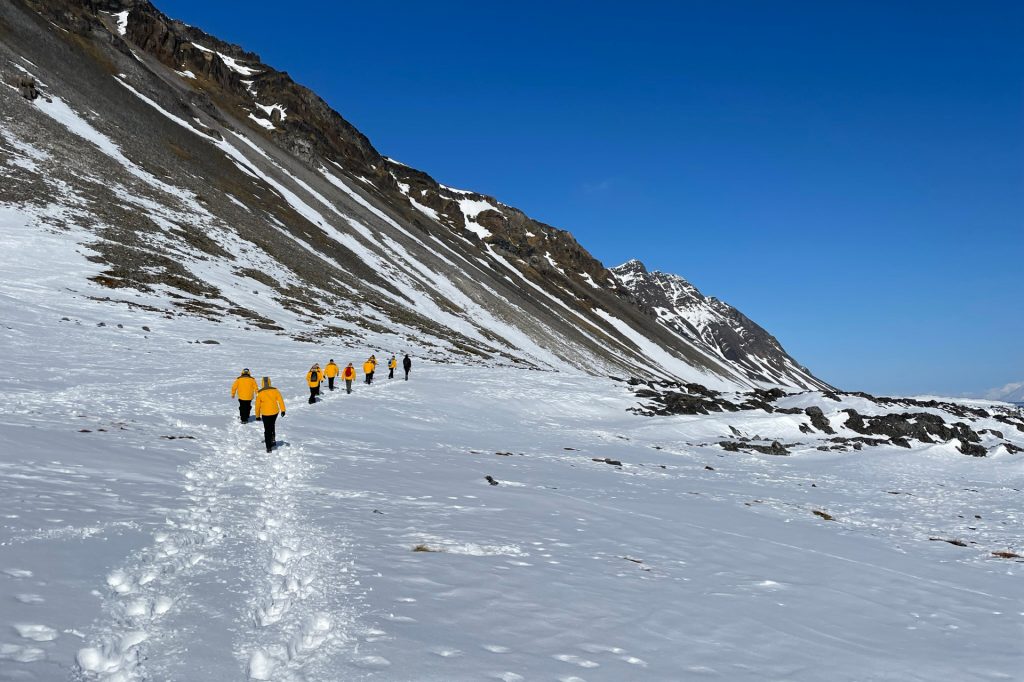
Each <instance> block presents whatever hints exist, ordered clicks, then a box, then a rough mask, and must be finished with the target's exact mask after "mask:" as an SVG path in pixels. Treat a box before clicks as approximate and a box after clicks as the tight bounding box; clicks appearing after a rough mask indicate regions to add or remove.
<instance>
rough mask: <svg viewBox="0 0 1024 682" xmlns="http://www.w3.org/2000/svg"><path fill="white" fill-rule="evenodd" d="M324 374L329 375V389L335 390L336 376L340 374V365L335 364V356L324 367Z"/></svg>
mask: <svg viewBox="0 0 1024 682" xmlns="http://www.w3.org/2000/svg"><path fill="white" fill-rule="evenodd" d="M324 376H325V377H327V389H328V390H330V391H333V390H334V378H335V377H336V376H338V366H337V365H336V364H334V358H331V361H330V362H328V363H327V366H326V367H324Z"/></svg>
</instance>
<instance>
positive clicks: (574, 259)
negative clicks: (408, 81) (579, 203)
mask: <svg viewBox="0 0 1024 682" xmlns="http://www.w3.org/2000/svg"><path fill="white" fill-rule="evenodd" d="M0 71H2V73H3V82H4V85H5V86H6V87H3V88H0V91H2V92H3V93H4V94H3V96H2V97H0V177H2V178H3V182H2V183H0V206H5V207H8V208H12V209H13V210H17V211H20V212H21V214H22V215H23V216H25V219H26V220H30V221H31V222H32V223H33V224H34V225H38V226H39V229H44V230H49V231H58V232H60V233H61V234H64V235H66V238H67V239H68V240H70V241H73V242H74V243H75V244H77V245H79V246H80V248H81V250H82V252H83V255H84V256H85V260H84V262H86V263H87V264H88V267H83V277H82V289H81V291H79V292H77V293H78V294H80V295H86V296H90V297H92V298H97V299H101V300H109V301H111V302H113V303H120V304H124V305H129V306H135V307H142V308H145V309H147V310H153V311H158V312H160V313H162V314H165V315H168V316H177V315H197V316H202V317H207V318H210V319H215V320H219V321H222V322H223V323H225V324H238V325H243V326H246V327H250V328H261V329H265V330H270V331H273V332H276V333H280V334H287V335H290V336H292V337H295V338H297V339H300V340H309V341H312V340H330V342H331V343H339V344H343V345H350V346H357V345H359V343H360V339H361V338H363V337H364V336H365V335H366V334H370V333H372V334H375V335H381V334H384V335H386V337H387V338H388V339H389V340H390V341H392V342H393V343H394V347H395V348H409V349H412V348H415V349H417V352H418V353H419V354H421V355H423V356H426V357H431V358H434V359H437V360H454V361H460V362H478V361H487V362H492V363H500V364H514V365H520V366H523V367H530V368H537V369H552V368H555V369H557V368H575V369H578V370H583V371H586V372H590V373H593V374H612V375H616V376H622V375H632V376H646V377H650V378H662V379H671V380H682V381H687V382H695V383H700V384H703V385H705V386H708V387H710V388H715V389H720V390H730V389H747V388H754V387H771V386H781V387H786V388H793V389H819V388H830V387H829V386H828V385H827V384H826V383H825V382H823V381H821V380H819V379H817V378H816V377H814V376H813V375H812V374H811V373H810V372H809V371H808V370H807V369H806V368H804V367H802V366H801V365H800V364H799V363H797V362H796V361H795V360H793V359H792V358H791V357H790V356H789V355H788V354H787V353H786V352H785V350H783V348H782V347H781V345H780V344H779V343H778V341H776V339H775V338H774V337H772V336H771V335H770V334H769V333H768V332H766V331H765V330H764V329H762V328H761V327H759V326H758V325H757V324H755V323H754V322H752V321H751V320H749V319H748V318H747V317H746V316H744V315H743V314H742V313H740V312H739V311H738V310H736V309H735V308H732V307H731V306H729V305H727V304H725V303H723V302H721V301H719V300H717V299H714V298H710V297H705V296H703V295H702V294H701V293H700V292H699V291H697V289H696V288H694V287H693V286H692V285H690V284H689V283H687V282H686V281H685V280H683V279H682V278H679V277H677V276H675V275H667V274H664V273H660V272H654V273H651V272H648V271H647V270H646V269H645V268H644V267H643V265H642V264H640V263H639V262H638V261H630V262H628V263H626V264H625V265H623V266H620V267H618V268H614V269H611V270H609V269H607V268H605V267H604V266H603V265H602V264H601V263H600V262H598V261H597V260H596V259H595V258H594V257H593V256H591V255H590V254H589V253H588V252H587V251H586V249H584V248H583V247H582V246H581V245H580V244H579V243H577V241H576V240H575V239H574V238H573V236H572V235H571V234H569V233H568V232H566V231H564V230H560V229H557V228H554V227H552V226H549V225H545V224H543V223H540V222H538V221H535V220H533V219H531V218H530V217H528V216H527V215H525V214H524V213H523V212H522V211H519V210H518V209H515V208H513V207H511V206H507V205H505V204H503V203H501V202H500V201H498V200H496V199H494V198H492V197H489V196H485V195H482V194H478V193H475V192H472V191H466V190H459V189H453V188H451V187H446V186H444V185H441V184H439V183H438V182H436V181H435V180H434V179H433V178H432V177H430V176H429V175H428V174H426V173H424V172H422V171H419V170H416V169H413V168H410V167H408V166H406V165H404V164H401V163H399V162H397V161H395V160H393V159H389V158H387V157H385V156H382V155H381V154H380V153H378V152H377V150H376V149H375V148H374V147H373V145H372V144H371V142H370V141H369V140H368V139H367V138H366V137H365V136H364V135H363V134H362V133H360V132H359V131H358V130H357V129H356V128H355V127H354V126H352V125H351V124H350V123H348V122H347V121H346V120H345V119H343V118H342V117H341V116H340V115H339V114H338V113H337V112H335V111H334V110H333V109H332V108H331V107H330V106H328V105H327V104H326V103H325V102H324V101H323V100H322V99H321V98H320V97H318V96H317V95H316V94H315V93H314V92H312V91H311V90H309V89H308V88H305V87H303V86H301V85H299V84H297V83H295V82H294V81H293V80H292V79H291V78H290V77H289V76H288V74H286V73H283V72H280V71H277V70H276V69H274V68H273V67H271V66H269V65H267V64H264V63H263V62H262V61H261V59H260V58H259V56H258V55H256V54H254V53H252V52H248V51H245V50H244V49H242V48H240V47H238V46H235V45H231V44H228V43H225V42H223V41H221V40H218V39H217V38H215V37H213V36H210V35H208V34H206V33H204V32H203V31H201V30H199V29H197V28H195V27H192V26H188V25H186V24H183V23H181V22H178V21H175V20H172V19H170V18H168V17H166V16H165V15H163V14H162V13H161V12H160V11H159V10H158V9H157V8H155V7H154V6H153V5H152V4H151V3H149V2H148V1H147V0H46V1H39V0H10V1H8V2H5V3H3V4H2V5H0ZM27 82H31V85H32V89H31V92H28V91H27V90H26V87H27ZM36 93H38V97H35V95H36ZM86 280H88V281H86Z"/></svg>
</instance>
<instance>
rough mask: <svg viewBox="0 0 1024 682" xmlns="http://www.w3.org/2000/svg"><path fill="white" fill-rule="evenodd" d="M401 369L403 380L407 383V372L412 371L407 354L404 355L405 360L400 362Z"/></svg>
mask: <svg viewBox="0 0 1024 682" xmlns="http://www.w3.org/2000/svg"><path fill="white" fill-rule="evenodd" d="M402 369H404V370H405V380H406V381H408V380H409V370H410V369H412V359H411V358H410V357H409V354H408V353H406V354H405V359H404V360H402Z"/></svg>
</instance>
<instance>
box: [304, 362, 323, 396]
mask: <svg viewBox="0 0 1024 682" xmlns="http://www.w3.org/2000/svg"><path fill="white" fill-rule="evenodd" d="M323 380H324V373H323V370H321V369H320V365H313V366H312V367H310V368H309V371H308V372H306V383H307V384H308V385H309V404H310V405H312V404H313V403H315V402H316V397H317V396H318V395H320V382H321V381H323Z"/></svg>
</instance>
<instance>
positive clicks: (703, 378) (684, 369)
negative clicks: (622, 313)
mask: <svg viewBox="0 0 1024 682" xmlns="http://www.w3.org/2000/svg"><path fill="white" fill-rule="evenodd" d="M594 313H595V314H597V315H598V316H599V317H601V318H602V319H604V320H605V321H606V322H608V324H609V325H611V326H612V328H614V329H615V330H617V331H618V332H619V333H621V334H622V335H623V336H625V337H626V338H627V339H629V340H630V341H632V342H633V343H634V344H635V345H636V347H637V348H639V349H640V352H641V353H642V354H643V355H644V356H646V357H647V358H650V360H651V361H652V362H653V363H654V365H653V366H652V367H650V368H649V369H652V370H655V369H657V368H658V367H660V368H663V369H664V370H667V371H669V372H671V373H672V374H673V375H675V376H677V377H679V378H681V379H683V380H685V381H694V382H697V383H699V384H703V385H705V386H707V387H708V388H713V389H717V390H730V389H735V388H736V387H737V385H736V384H734V383H731V382H729V381H727V380H725V379H724V378H720V377H717V376H714V375H712V374H709V373H706V372H702V371H700V370H699V369H697V368H695V367H692V366H690V365H689V364H688V363H687V362H686V361H684V360H682V359H681V358H677V357H676V356H674V355H672V354H671V353H669V352H668V351H666V350H665V349H664V348H662V347H661V346H659V345H657V344H656V343H654V342H653V341H651V340H650V339H648V338H647V337H646V336H644V335H643V334H641V333H640V332H638V331H637V330H636V329H634V328H633V327H631V326H630V325H629V324H627V323H626V322H624V321H623V320H620V319H619V318H617V317H615V316H614V315H612V314H611V313H609V312H608V311H606V310H603V309H602V308H594Z"/></svg>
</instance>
